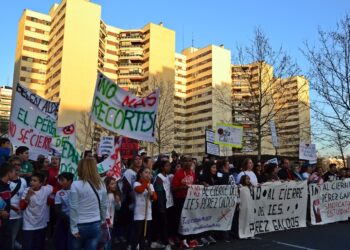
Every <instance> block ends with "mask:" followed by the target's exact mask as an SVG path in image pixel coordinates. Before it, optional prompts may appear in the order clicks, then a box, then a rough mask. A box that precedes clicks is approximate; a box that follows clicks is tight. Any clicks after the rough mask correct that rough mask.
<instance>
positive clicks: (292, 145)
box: [232, 62, 311, 157]
mask: <svg viewBox="0 0 350 250" xmlns="http://www.w3.org/2000/svg"><path fill="white" fill-rule="evenodd" d="M232 100H233V102H232V109H233V110H232V112H233V122H234V123H239V124H243V128H244V129H243V148H242V150H241V151H238V152H237V153H238V154H240V153H241V154H247V153H248V154H256V153H257V148H258V145H257V143H258V140H257V134H258V133H259V132H258V126H259V124H260V125H261V126H260V134H262V135H263V137H262V141H261V153H262V154H275V153H276V151H275V148H274V147H273V145H272V138H271V131H270V121H273V122H274V123H275V125H276V130H277V137H278V144H279V145H278V147H277V153H278V154H279V155H285V156H293V157H297V156H298V153H299V142H302V141H305V142H310V139H311V138H310V133H311V131H310V109H309V85H308V81H307V80H306V79H305V78H304V77H301V76H295V77H291V78H285V79H282V78H274V76H273V67H272V66H271V65H268V64H266V63H263V62H256V63H251V64H248V65H232ZM260 110H261V111H260ZM259 114H260V116H259Z"/></svg>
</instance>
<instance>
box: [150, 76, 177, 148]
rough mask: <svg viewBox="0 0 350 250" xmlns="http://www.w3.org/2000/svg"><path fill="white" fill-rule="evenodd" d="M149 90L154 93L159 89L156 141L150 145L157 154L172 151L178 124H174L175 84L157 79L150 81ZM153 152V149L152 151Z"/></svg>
mask: <svg viewBox="0 0 350 250" xmlns="http://www.w3.org/2000/svg"><path fill="white" fill-rule="evenodd" d="M148 88H149V90H150V91H153V90H155V89H157V88H159V91H160V94H159V103H158V112H157V120H156V130H155V133H156V141H155V142H154V143H151V144H149V145H150V146H151V148H153V147H155V148H156V149H157V153H158V154H160V153H162V152H164V151H170V150H172V149H173V147H174V135H175V131H176V124H175V122H174V83H173V82H171V81H166V80H163V79H160V78H157V77H153V78H151V79H150V80H149V84H148ZM151 151H152V149H151Z"/></svg>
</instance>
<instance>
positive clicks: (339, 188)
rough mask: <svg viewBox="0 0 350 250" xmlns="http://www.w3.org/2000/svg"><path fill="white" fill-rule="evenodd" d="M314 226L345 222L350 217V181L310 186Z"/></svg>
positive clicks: (312, 222) (311, 212)
mask: <svg viewBox="0 0 350 250" xmlns="http://www.w3.org/2000/svg"><path fill="white" fill-rule="evenodd" d="M309 193H310V214H311V224H312V225H323V224H327V223H332V222H336V221H345V220H348V219H349V217H350V179H345V180H339V181H332V182H325V183H323V184H321V185H318V184H310V185H309Z"/></svg>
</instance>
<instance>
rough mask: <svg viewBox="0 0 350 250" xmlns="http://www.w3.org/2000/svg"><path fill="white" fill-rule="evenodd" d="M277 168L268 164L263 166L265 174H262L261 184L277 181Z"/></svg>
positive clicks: (273, 164)
mask: <svg viewBox="0 0 350 250" xmlns="http://www.w3.org/2000/svg"><path fill="white" fill-rule="evenodd" d="M278 173H279V168H278V166H277V164H276V163H269V164H267V165H266V166H265V174H264V181H263V182H273V181H279V180H280V178H279V177H278Z"/></svg>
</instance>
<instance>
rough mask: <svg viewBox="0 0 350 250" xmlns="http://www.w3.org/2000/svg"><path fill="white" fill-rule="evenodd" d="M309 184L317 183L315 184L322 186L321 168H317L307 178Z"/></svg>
mask: <svg viewBox="0 0 350 250" xmlns="http://www.w3.org/2000/svg"><path fill="white" fill-rule="evenodd" d="M309 180H310V183H317V184H323V183H324V177H323V168H322V167H317V168H316V169H315V171H314V172H313V174H312V175H311V176H310V178H309Z"/></svg>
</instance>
